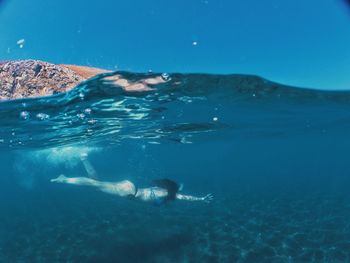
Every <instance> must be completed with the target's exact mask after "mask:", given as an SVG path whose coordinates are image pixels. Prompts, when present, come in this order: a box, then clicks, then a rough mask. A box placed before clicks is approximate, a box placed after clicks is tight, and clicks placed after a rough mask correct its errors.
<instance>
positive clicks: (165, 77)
mask: <svg viewBox="0 0 350 263" xmlns="http://www.w3.org/2000/svg"><path fill="white" fill-rule="evenodd" d="M162 79H163V80H164V81H169V80H170V75H169V74H168V73H163V74H162Z"/></svg>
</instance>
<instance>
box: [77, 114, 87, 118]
mask: <svg viewBox="0 0 350 263" xmlns="http://www.w3.org/2000/svg"><path fill="white" fill-rule="evenodd" d="M77 116H78V117H79V118H80V119H84V118H85V114H84V113H79V114H77Z"/></svg>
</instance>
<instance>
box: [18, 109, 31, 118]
mask: <svg viewBox="0 0 350 263" xmlns="http://www.w3.org/2000/svg"><path fill="white" fill-rule="evenodd" d="M19 116H20V117H21V118H22V119H23V120H28V119H29V117H30V113H29V112H28V111H22V112H21V113H20V114H19Z"/></svg>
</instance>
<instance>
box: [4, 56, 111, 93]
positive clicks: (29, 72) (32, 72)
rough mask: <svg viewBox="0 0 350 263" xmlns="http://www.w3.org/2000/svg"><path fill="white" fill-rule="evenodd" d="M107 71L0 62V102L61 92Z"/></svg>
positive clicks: (46, 63) (34, 62)
mask: <svg viewBox="0 0 350 263" xmlns="http://www.w3.org/2000/svg"><path fill="white" fill-rule="evenodd" d="M105 72H108V71H107V70H103V69H98V68H91V67H84V66H75V65H56V64H52V63H48V62H44V61H39V60H17V61H0V100H7V99H18V98H26V97H36V96H48V95H52V94H55V93H60V92H65V91H68V90H70V89H72V88H74V87H75V86H76V85H77V84H79V83H80V82H82V81H84V80H86V79H88V78H91V77H93V76H95V75H97V74H101V73H105Z"/></svg>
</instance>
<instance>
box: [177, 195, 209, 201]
mask: <svg viewBox="0 0 350 263" xmlns="http://www.w3.org/2000/svg"><path fill="white" fill-rule="evenodd" d="M176 199H178V200H185V201H204V202H206V203H209V202H210V201H211V200H213V195H212V194H207V195H206V196H203V197H196V196H192V195H183V194H176Z"/></svg>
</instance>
